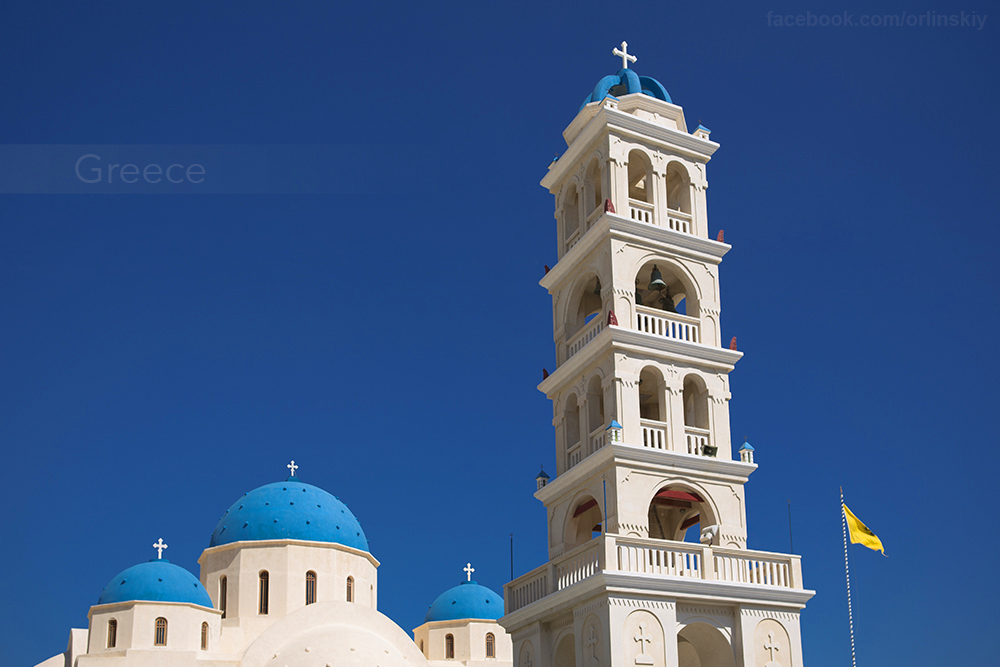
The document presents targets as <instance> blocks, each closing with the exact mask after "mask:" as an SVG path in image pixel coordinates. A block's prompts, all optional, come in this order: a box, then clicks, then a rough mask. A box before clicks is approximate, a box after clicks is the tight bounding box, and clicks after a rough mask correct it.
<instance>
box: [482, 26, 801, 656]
mask: <svg viewBox="0 0 1000 667" xmlns="http://www.w3.org/2000/svg"><path fill="white" fill-rule="evenodd" d="M627 46H628V45H627V44H626V43H624V42H623V43H622V45H621V48H620V49H617V48H616V49H615V50H614V54H615V55H616V56H619V57H621V58H622V64H623V65H624V67H623V68H622V69H621V70H619V71H618V73H617V74H614V75H611V76H606V77H604V78H602V79H601V80H600V81H599V82H598V84H597V86H596V87H595V89H594V91H593V93H592V94H591V95H590V96H589V97H588V98H587V99H586V100H585V101H584V104H583V106H582V107H581V108H580V111H579V113H578V114H577V116H576V118H575V119H574V120H573V121H572V122H571V123H570V125H569V127H567V128H566V130H565V131H564V132H563V137H564V138H565V139H566V143H567V145H568V148H567V150H566V153H565V154H564V155H563V156H562V157H561V158H559V159H557V160H556V161H554V162H553V163H552V164H551V165H550V166H549V173H548V174H547V175H546V176H545V178H543V179H542V185H543V186H544V187H546V188H548V189H549V191H550V192H552V194H553V195H555V198H556V214H555V218H556V221H557V230H558V231H557V236H558V253H559V261H558V263H557V264H556V265H555V267H554V268H553V269H552V270H551V271H550V272H548V273H547V274H546V276H545V278H544V279H543V280H542V281H541V285H542V286H543V287H545V288H546V289H548V291H549V293H550V294H551V295H552V313H553V336H554V339H555V344H556V362H557V368H556V370H555V371H554V372H553V373H552V374H551V375H549V376H548V377H547V378H545V380H544V381H543V382H542V383H541V384H540V385H539V389H540V390H541V391H543V392H544V393H545V394H546V395H547V396H548V397H549V398H550V399H551V400H552V405H553V425H554V426H555V436H556V465H557V470H556V476H555V477H554V478H553V479H548V480H546V483H545V484H538V485H537V491H536V493H535V497H536V498H538V499H539V500H540V501H541V502H542V503H543V504H544V505H545V508H546V512H547V517H548V548H549V562H548V563H547V564H545V565H542V566H541V567H538V568H536V569H535V570H533V571H531V572H529V573H528V574H525V575H523V576H521V577H519V578H517V579H515V580H514V581H512V582H511V583H510V584H508V585H507V586H505V588H504V597H505V607H506V609H505V611H506V615H505V616H504V617H503V618H502V619H501V621H500V622H501V623H502V624H503V625H504V627H506V628H507V630H508V632H510V633H511V635H512V637H513V641H514V657H515V665H516V666H517V667H529V666H531V667H598V666H600V665H614V666H624V665H628V666H629V667H631V666H632V665H655V666H661V667H675V666H683V667H710V666H711V667H737V666H740V667H751V666H755V667H792V666H793V665H794V666H795V667H800V666H801V665H802V649H801V637H800V633H799V613H800V611H801V609H802V608H803V607H804V606H805V603H806V601H807V600H808V599H809V598H810V597H812V595H813V592H812V591H809V590H805V589H804V588H803V584H802V571H801V565H800V562H799V558H798V557H797V556H794V555H785V554H777V553H767V552H760V551H749V550H747V549H746V544H747V525H746V506H745V496H744V489H743V485H744V484H745V483H746V481H747V478H748V477H749V475H750V473H752V472H753V471H754V470H755V469H756V468H757V466H756V464H754V463H753V460H752V458H751V457H749V456H736V457H735V459H734V456H733V454H732V444H731V440H730V428H729V399H730V393H729V377H728V376H729V372H730V371H731V370H733V367H734V365H735V364H736V362H737V361H739V359H740V358H741V357H742V354H741V353H740V352H737V351H736V350H735V349H731V347H735V345H733V346H725V347H724V346H723V345H722V340H721V338H720V336H721V329H720V324H719V317H720V310H721V309H720V293H719V271H718V267H719V263H720V262H721V261H722V257H723V256H724V255H725V254H726V252H728V251H729V249H730V246H728V245H726V244H725V243H724V242H723V241H722V234H721V233H720V234H719V236H718V240H712V239H711V238H709V229H708V212H707V207H706V200H705V190H706V188H707V180H706V176H705V174H706V164H707V163H708V161H709V160H710V159H711V157H712V154H713V153H714V152H715V151H716V149H718V147H719V145H718V144H717V143H715V142H713V141H711V140H710V139H709V130H708V129H707V128H704V127H702V126H700V125H699V127H698V128H697V129H696V130H695V131H694V132H693V133H691V132H689V131H688V128H687V124H686V122H685V120H684V112H683V110H682V109H681V107H679V106H677V105H675V104H673V102H672V100H671V99H670V95H669V94H668V93H667V91H666V89H665V88H664V87H663V86H662V85H661V84H660V83H659V82H657V81H656V80H655V79H652V78H650V77H644V76H638V75H637V74H636V73H635V71H634V70H632V69H629V67H628V65H629V63H630V62H636V58H635V56H634V54H629V53H628V49H627ZM765 457H766V455H765Z"/></svg>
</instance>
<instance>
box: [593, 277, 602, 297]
mask: <svg viewBox="0 0 1000 667" xmlns="http://www.w3.org/2000/svg"><path fill="white" fill-rule="evenodd" d="M594 296H601V279H600V278H598V279H597V284H595V285H594Z"/></svg>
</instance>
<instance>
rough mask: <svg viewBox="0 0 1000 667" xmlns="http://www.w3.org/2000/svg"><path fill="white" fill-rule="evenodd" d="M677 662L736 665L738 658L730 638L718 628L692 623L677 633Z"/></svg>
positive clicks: (689, 666) (684, 666)
mask: <svg viewBox="0 0 1000 667" xmlns="http://www.w3.org/2000/svg"><path fill="white" fill-rule="evenodd" d="M677 664H678V665H680V666H681V667H736V659H735V658H734V657H733V648H732V646H730V644H729V640H728V639H726V636H725V635H723V634H722V632H720V631H719V629H718V628H715V627H713V626H711V625H709V624H708V623H691V624H689V625H686V626H684V628H683V629H682V630H681V631H680V632H678V633H677ZM769 664H770V663H769Z"/></svg>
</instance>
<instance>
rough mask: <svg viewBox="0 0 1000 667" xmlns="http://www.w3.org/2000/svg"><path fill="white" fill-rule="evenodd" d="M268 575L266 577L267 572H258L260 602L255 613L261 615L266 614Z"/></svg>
mask: <svg viewBox="0 0 1000 667" xmlns="http://www.w3.org/2000/svg"><path fill="white" fill-rule="evenodd" d="M269 579H270V575H268V573H267V570H261V572H260V582H259V597H260V600H259V602H258V604H257V613H258V614H261V615H266V614H267V594H268V583H269V581H268V580H269Z"/></svg>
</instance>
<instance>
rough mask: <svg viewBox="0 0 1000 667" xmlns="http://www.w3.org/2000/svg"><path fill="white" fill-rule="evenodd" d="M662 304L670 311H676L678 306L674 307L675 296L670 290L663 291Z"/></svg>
mask: <svg viewBox="0 0 1000 667" xmlns="http://www.w3.org/2000/svg"><path fill="white" fill-rule="evenodd" d="M660 305H661V306H663V310H665V311H667V312H668V313H676V312H677V308H676V307H674V297H672V296H670V290H667V291H665V292H664V293H663V298H662V299H660Z"/></svg>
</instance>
